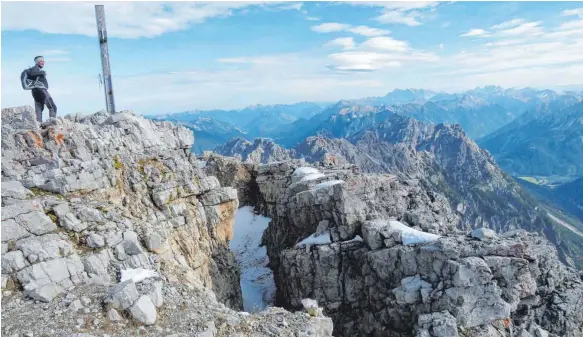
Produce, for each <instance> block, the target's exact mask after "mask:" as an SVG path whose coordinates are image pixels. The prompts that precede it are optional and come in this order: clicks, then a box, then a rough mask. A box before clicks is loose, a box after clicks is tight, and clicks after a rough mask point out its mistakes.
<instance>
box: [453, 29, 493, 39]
mask: <svg viewBox="0 0 583 337" xmlns="http://www.w3.org/2000/svg"><path fill="white" fill-rule="evenodd" d="M489 34H490V33H488V32H487V31H485V30H483V29H479V28H474V29H470V30H469V31H468V32H467V33H464V34H462V35H460V36H462V37H468V36H476V37H484V36H488V35H489Z"/></svg>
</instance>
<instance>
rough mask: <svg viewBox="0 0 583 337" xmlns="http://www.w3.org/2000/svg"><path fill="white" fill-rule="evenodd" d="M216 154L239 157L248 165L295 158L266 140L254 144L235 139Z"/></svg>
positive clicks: (222, 146)
mask: <svg viewBox="0 0 583 337" xmlns="http://www.w3.org/2000/svg"><path fill="white" fill-rule="evenodd" d="M215 152H217V153H220V154H222V155H224V156H229V157H237V158H239V159H241V160H243V161H244V162H247V163H273V162H278V161H286V160H291V159H292V158H293V153H292V154H290V152H289V150H287V149H284V148H283V147H281V146H279V145H277V144H276V143H275V142H274V141H273V140H271V139H265V138H257V139H255V141H254V142H253V143H252V142H250V141H248V140H245V139H243V138H233V139H231V140H229V141H228V142H226V143H225V144H223V145H221V146H219V147H217V149H215Z"/></svg>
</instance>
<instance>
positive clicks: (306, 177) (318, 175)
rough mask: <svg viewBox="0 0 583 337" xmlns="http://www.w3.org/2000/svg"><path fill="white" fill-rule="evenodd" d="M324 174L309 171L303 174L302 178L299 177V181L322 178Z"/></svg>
mask: <svg viewBox="0 0 583 337" xmlns="http://www.w3.org/2000/svg"><path fill="white" fill-rule="evenodd" d="M325 176H326V175H325V174H323V173H310V174H307V175H305V176H303V177H302V179H300V182H306V181H310V180H316V179H318V178H322V177H325Z"/></svg>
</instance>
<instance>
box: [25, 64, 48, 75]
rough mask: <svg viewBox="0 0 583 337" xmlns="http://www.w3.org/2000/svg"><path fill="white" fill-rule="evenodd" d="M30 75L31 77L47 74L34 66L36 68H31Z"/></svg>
mask: <svg viewBox="0 0 583 337" xmlns="http://www.w3.org/2000/svg"><path fill="white" fill-rule="evenodd" d="M28 75H29V76H30V77H35V76H45V75H46V73H45V71H44V70H41V69H40V68H39V67H38V66H34V67H32V68H30V70H29V71H28Z"/></svg>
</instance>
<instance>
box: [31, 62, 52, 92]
mask: <svg viewBox="0 0 583 337" xmlns="http://www.w3.org/2000/svg"><path fill="white" fill-rule="evenodd" d="M28 76H29V77H30V78H31V79H33V78H34V79H35V80H38V81H39V82H40V83H42V85H43V86H44V88H41V87H38V88H36V89H48V88H49V82H48V81H47V74H46V72H45V71H44V70H42V68H41V67H39V66H38V64H37V65H35V66H34V67H32V68H30V69H28Z"/></svg>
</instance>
